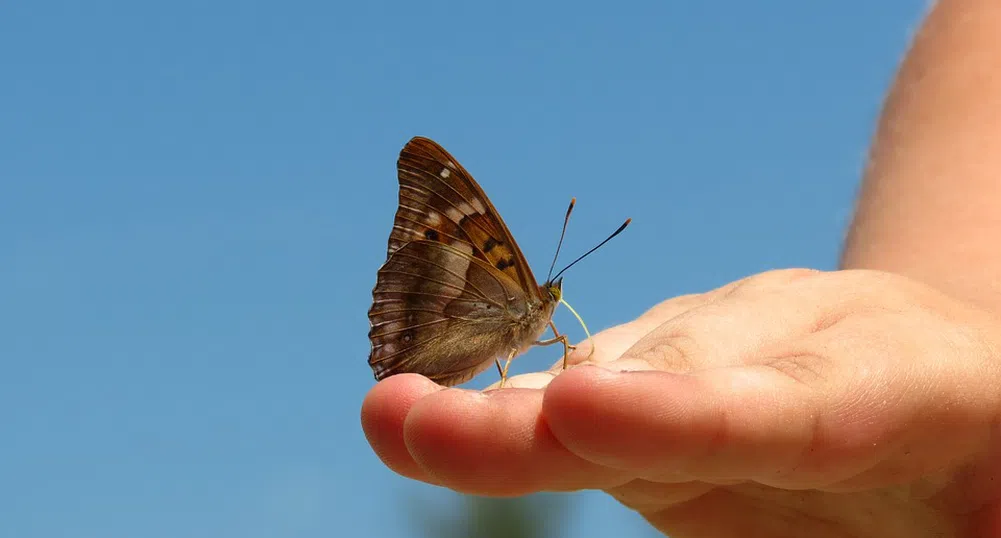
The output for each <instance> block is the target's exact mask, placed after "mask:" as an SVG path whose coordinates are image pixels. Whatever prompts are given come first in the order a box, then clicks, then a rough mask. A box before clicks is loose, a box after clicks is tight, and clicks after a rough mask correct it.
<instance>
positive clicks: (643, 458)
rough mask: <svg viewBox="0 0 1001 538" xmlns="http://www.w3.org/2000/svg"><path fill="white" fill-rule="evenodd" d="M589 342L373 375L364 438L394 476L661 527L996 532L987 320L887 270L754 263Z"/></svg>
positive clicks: (993, 341)
mask: <svg viewBox="0 0 1001 538" xmlns="http://www.w3.org/2000/svg"><path fill="white" fill-rule="evenodd" d="M594 342H595V344H596V348H595V352H594V354H593V356H592V357H591V358H590V361H589V363H588V364H581V365H578V366H575V367H573V368H571V369H570V370H568V371H566V372H563V373H560V367H559V364H557V365H556V366H554V368H553V369H552V370H551V371H550V372H546V373H534V374H527V375H524V376H516V377H512V378H511V379H510V380H509V383H510V385H509V386H510V387H512V388H505V389H502V390H496V391H486V392H478V391H469V390H463V389H456V388H449V389H445V388H443V387H440V386H437V385H435V384H433V383H431V382H430V381H428V380H427V379H426V378H423V377H421V376H418V375H413V374H405V375H397V376H393V377H391V378H388V379H386V380H384V381H382V382H380V383H379V384H377V385H376V386H375V387H374V388H373V389H372V391H371V392H370V393H369V394H368V396H367V397H366V399H365V402H364V404H363V407H362V424H363V426H364V429H365V432H366V435H367V436H368V439H369V442H370V443H371V445H372V447H373V449H374V450H375V451H376V453H377V454H378V455H379V457H380V458H382V460H383V461H384V462H385V463H386V465H387V466H389V467H390V468H391V469H393V470H395V471H396V472H398V473H400V474H402V475H404V476H408V477H411V478H414V479H417V480H422V481H425V482H429V483H432V484H438V485H442V486H445V487H448V488H451V489H454V490H457V491H461V492H466V493H475V494H481V495H497V496H506V495H520V494H527V493H532V492H537V491H568V490H577V489H603V490H605V491H606V492H608V493H609V494H610V495H612V496H613V497H614V498H616V499H618V500H619V501H620V502H622V503H623V504H625V505H626V506H628V507H630V508H633V509H635V510H637V511H639V512H640V513H641V514H642V515H643V516H644V517H646V518H647V520H648V521H650V522H651V523H652V524H653V525H654V526H656V527H657V528H658V529H659V530H661V531H662V532H664V533H666V534H669V535H670V536H672V537H673V538H684V537H687V536H698V537H729V536H749V537H753V536H768V537H791V536H797V537H798V536H811V537H827V536H831V537H833V536H839V537H840V536H879V537H886V538H891V537H896V536H907V537H920V536H937V537H938V536H995V535H998V533H1001V502H999V497H1001V457H999V446H1001V442H999V439H1001V437H999V433H1001V427H999V424H1001V422H999V419H1001V416H999V410H1001V355H999V348H1001V322H999V320H997V319H995V318H994V317H993V316H992V315H990V314H989V313H986V312H984V311H981V310H977V309H975V308H973V307H970V306H968V305H966V304H964V303H960V302H958V301H955V300H953V299H951V298H949V297H948V296H946V295H943V294H941V293H938V292H937V291H934V290H932V289H930V288H928V287H926V286H924V285H921V284H918V283H916V282H913V281H910V280H906V279H904V278H902V277H898V276H894V275H891V274H887V273H877V272H871V271H839V272H829V273H824V272H816V271H805V270H787V271H773V272H768V273H764V274H761V275H756V276H754V277H750V278H748V279H744V280H741V281H738V282H735V283H732V284H730V285H727V286H725V287H723V288H720V289H717V290H714V291H712V292H709V293H705V294H698V295H689V296H684V297H678V298H675V299H670V300H668V301H665V302H663V303H661V304H660V305H658V306H656V307H655V308H653V309H652V310H650V311H649V312H647V313H646V314H644V315H642V316H641V317H639V318H638V319H636V320H635V321H633V322H630V323H627V324H624V325H621V326H618V327H614V328H612V329H609V330H607V331H604V332H602V333H599V334H598V335H595V337H594ZM587 354H588V349H587V344H585V345H582V346H581V348H580V349H578V350H577V351H576V352H575V354H574V356H573V359H575V360H577V361H579V360H581V359H583V358H584V357H586V356H587ZM557 374H559V375H557ZM519 387H521V388H519Z"/></svg>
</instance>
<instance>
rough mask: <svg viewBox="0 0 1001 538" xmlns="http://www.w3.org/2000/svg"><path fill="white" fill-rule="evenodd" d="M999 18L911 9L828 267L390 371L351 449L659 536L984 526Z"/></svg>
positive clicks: (895, 533) (1000, 477)
mask: <svg viewBox="0 0 1001 538" xmlns="http://www.w3.org/2000/svg"><path fill="white" fill-rule="evenodd" d="M999 35H1001V3H998V2H994V1H988V0H951V1H949V0H945V1H942V2H939V3H938V4H937V6H936V7H935V8H934V9H933V10H932V11H931V13H930V14H929V16H928V18H927V20H926V21H925V24H924V26H923V27H922V29H921V30H920V32H919V33H918V35H917V36H916V38H915V43H914V45H913V47H912V49H911V50H910V52H909V53H908V56H907V58H906V60H905V61H904V63H903V66H902V68H901V71H900V73H899V75H898V78H897V81H896V83H895V85H894V88H893V90H892V92H891V93H890V95H889V97H888V101H887V104H886V107H885V110H884V114H883V116H882V118H881V121H880V125H879V128H878V130H877V134H876V137H875V140H874V144H873V150H872V155H871V159H870V166H869V167H868V169H867V171H866V176H865V178H864V181H863V188H862V191H861V195H860V199H859V204H858V212H857V216H856V219H855V221H854V223H853V225H852V228H851V230H850V233H849V236H848V240H847V241H846V245H845V249H844V255H843V258H842V269H841V270H838V271H830V272H823V271H813V270H808V269H789V270H782V271H771V272H767V273H763V274H759V275H755V276H752V277H749V278H746V279H743V280H740V281H737V282H733V283H730V284H727V285H726V286H723V287H721V288H719V289H716V290H713V291H710V292H707V293H701V294H693V295H687V296H683V297H676V298H672V299H669V300H667V301H664V302H662V303H660V304H658V305H657V306H655V307H654V308H652V309H651V310H649V311H648V312H646V313H645V314H643V315H642V316H640V317H639V318H637V319H636V320H634V321H631V322H629V323H626V324H623V325H620V326H618V327H613V328H611V329H608V330H606V331H603V332H601V333H599V334H597V335H595V337H594V339H593V341H592V342H585V343H584V344H582V345H581V346H580V348H579V349H577V350H576V351H575V352H574V354H573V355H572V357H571V359H572V362H573V364H574V366H573V367H572V368H571V369H569V370H568V371H566V372H561V371H560V367H559V364H557V365H554V367H553V368H552V369H551V370H549V371H547V372H538V373H533V374H526V375H523V376H516V377H512V378H511V379H510V380H509V384H508V385H507V386H506V388H504V389H501V390H487V391H483V392H478V391H470V390H463V389H458V388H444V387H441V386H438V385H435V384H434V383H432V382H430V381H429V380H427V379H426V378H423V377H421V376H419V375H415V374H403V375H397V376H393V377H390V378H388V379H385V380H383V381H382V382H380V383H378V384H377V385H376V386H375V387H373V389H372V390H371V391H370V392H369V394H368V395H367V397H366V398H365V401H364V403H363V405H362V413H361V415H362V416H361V418H362V425H363V427H364V429H365V433H366V436H367V437H368V440H369V442H370V444H371V445H372V448H373V450H374V451H375V452H376V453H377V454H378V455H379V457H380V458H381V459H382V461H383V462H384V463H385V464H386V465H387V466H388V467H390V468H391V469H393V470H394V471H396V472H397V473H399V474H401V475H403V476H407V477H410V478H413V479H416V480H421V481H425V482H428V483H431V484H438V485H441V486H444V487H448V488H451V489H453V490H456V491H460V492H466V493H475V494H481V495H494V496H511V495H521V494H527V493H533V492H538V491H573V490H579V489H602V490H604V491H606V492H607V493H608V494H609V495H611V496H612V497H614V498H615V499H617V500H618V501H620V502H621V503H622V504H624V505H625V506H627V507H629V508H631V509H634V510H636V511H638V512H639V513H640V514H642V515H643V516H644V517H645V518H646V519H647V520H648V521H649V522H650V523H651V524H652V525H654V526H655V527H656V528H657V529H659V530H660V531H662V532H664V533H665V534H667V535H670V536H671V537H673V538H684V537H700V538H713V537H731V536H741V537H759V536H760V537H779V538H781V537H800V536H810V537H812V538H825V537H856V536H857V537H870V536H871V537H881V538H894V537H926V536H927V537H932V536H934V537H986V536H1001V502H999V499H1001V457H999V449H1001V426H999V425H1001V420H999V419H1001V389H999V387H1001V317H999V316H998V311H999V309H1001V279H999V277H1001V166H999V163H997V162H995V161H997V160H998V159H1001V151H998V150H999V149H1001V148H998V147H996V146H998V145H999V144H1001V136H999V133H998V132H997V131H998V130H999V129H1001V121H997V120H999V119H1001V114H999V113H998V112H999V109H1001V77H997V76H994V73H1001V40H999V39H997V38H996V36H999ZM592 343H593V345H594V353H593V355H590V356H589V351H591V345H592ZM507 387H510V388H507Z"/></svg>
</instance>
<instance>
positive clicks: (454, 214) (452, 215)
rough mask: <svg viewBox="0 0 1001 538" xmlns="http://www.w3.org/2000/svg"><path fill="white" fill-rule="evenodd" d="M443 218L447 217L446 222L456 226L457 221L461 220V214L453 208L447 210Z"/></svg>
mask: <svg viewBox="0 0 1001 538" xmlns="http://www.w3.org/2000/svg"><path fill="white" fill-rule="evenodd" d="M445 216H447V217H448V220H450V221H452V222H454V223H456V224H458V223H459V221H461V220H462V212H461V211H459V210H458V209H456V208H454V207H450V208H448V211H446V212H445Z"/></svg>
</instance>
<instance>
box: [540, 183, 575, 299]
mask: <svg viewBox="0 0 1001 538" xmlns="http://www.w3.org/2000/svg"><path fill="white" fill-rule="evenodd" d="M576 203H577V198H571V199H570V207H568V208H567V216H566V217H563V231H562V232H560V242H559V243H557V244H556V255H555V256H553V264H552V265H550V266H549V276H552V275H553V269H555V268H556V259H557V258H559V257H560V247H562V246H563V236H564V235H566V233H567V224H568V223H569V222H570V212H572V211H573V206H574V204H576ZM549 276H547V277H546V282H552V279H551V278H549Z"/></svg>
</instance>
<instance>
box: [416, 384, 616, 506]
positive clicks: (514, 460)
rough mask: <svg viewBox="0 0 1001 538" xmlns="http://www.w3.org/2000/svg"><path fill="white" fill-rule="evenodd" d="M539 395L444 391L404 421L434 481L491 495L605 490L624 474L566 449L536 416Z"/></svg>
mask: <svg viewBox="0 0 1001 538" xmlns="http://www.w3.org/2000/svg"><path fill="white" fill-rule="evenodd" d="M541 407H542V392H541V391H539V390H532V389H504V390H499V391H489V392H474V391H467V390H460V389H448V390H443V391H440V392H435V393H433V394H429V395H427V396H425V397H424V398H422V399H421V400H419V401H418V402H416V403H415V405H414V406H413V408H412V409H411V411H410V413H409V415H408V416H407V418H406V422H405V424H404V438H405V441H406V445H407V448H408V451H409V454H412V455H413V457H414V460H415V461H416V462H417V463H418V465H419V466H420V468H421V469H423V470H424V472H425V473H426V475H427V476H430V477H433V479H434V481H435V483H438V484H441V485H443V486H446V487H448V488H451V489H454V490H456V491H460V492H464V493H470V494H479V495H491V496H510V495H524V494H528V493H534V492H538V491H568V490H576V489H591V488H604V487H612V486H615V485H618V484H621V483H623V482H625V481H627V480H629V479H631V478H632V477H629V476H626V475H625V474H624V473H622V472H620V471H616V470H610V469H604V468H602V467H601V466H600V465H597V464H594V463H592V462H589V461H586V460H583V459H581V458H580V457H577V456H575V455H574V454H572V453H571V452H569V451H568V450H567V449H566V448H565V447H564V446H563V445H562V444H560V442H559V441H557V440H556V438H555V437H554V436H553V434H552V432H550V430H549V426H548V425H547V424H546V422H545V421H544V420H542V419H541V417H540V410H541Z"/></svg>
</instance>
